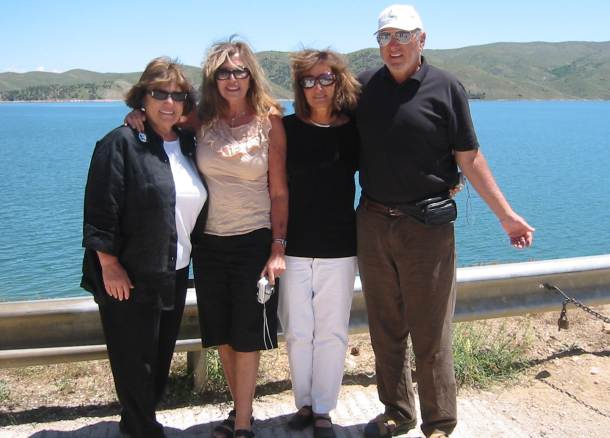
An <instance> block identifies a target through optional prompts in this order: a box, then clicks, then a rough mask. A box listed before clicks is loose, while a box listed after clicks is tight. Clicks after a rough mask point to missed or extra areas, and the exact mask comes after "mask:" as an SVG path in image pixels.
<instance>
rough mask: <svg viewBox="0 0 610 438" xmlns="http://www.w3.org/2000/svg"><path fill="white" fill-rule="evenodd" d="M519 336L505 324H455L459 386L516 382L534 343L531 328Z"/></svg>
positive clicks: (455, 355)
mask: <svg viewBox="0 0 610 438" xmlns="http://www.w3.org/2000/svg"><path fill="white" fill-rule="evenodd" d="M522 329H523V328H522ZM520 333H521V334H520V335H517V334H516V333H511V332H509V331H508V330H507V329H506V326H505V324H501V325H500V326H499V327H497V328H492V326H491V325H490V324H486V323H485V322H476V323H473V322H471V323H459V324H456V325H455V327H454V334H453V356H454V368H455V377H456V380H457V384H458V386H467V387H475V388H486V387H488V386H490V385H492V384H494V383H499V382H503V381H507V380H510V379H513V378H514V377H515V376H516V375H517V373H518V372H519V371H521V370H522V369H524V368H525V367H526V366H527V357H526V353H527V351H528V349H529V346H530V345H531V341H532V339H531V336H530V334H529V333H530V330H529V328H527V327H526V328H525V330H520ZM524 333H525V334H524Z"/></svg>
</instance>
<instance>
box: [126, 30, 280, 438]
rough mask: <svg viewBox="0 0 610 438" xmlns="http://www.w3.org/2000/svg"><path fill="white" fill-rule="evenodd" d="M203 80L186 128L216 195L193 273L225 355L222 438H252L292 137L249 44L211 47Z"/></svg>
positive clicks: (207, 325) (207, 326)
mask: <svg viewBox="0 0 610 438" xmlns="http://www.w3.org/2000/svg"><path fill="white" fill-rule="evenodd" d="M202 73H203V80H202V85H201V91H202V98H201V101H200V103H199V111H198V117H190V118H189V120H188V121H187V123H186V124H188V125H189V126H190V127H192V128H194V129H195V130H196V132H197V150H196V161H197V167H198V168H199V171H200V172H201V173H202V174H203V175H205V178H206V182H207V183H208V194H209V200H208V205H209V213H208V219H207V223H206V227H205V231H204V233H203V236H197V239H193V241H196V242H197V243H196V244H194V245H193V251H192V254H193V271H194V274H195V287H196V289H197V306H198V311H199V324H200V327H201V339H202V343H203V346H204V347H212V346H217V347H218V352H219V354H220V359H221V362H222V365H223V369H224V373H225V377H226V380H227V383H228V385H229V390H230V391H231V396H232V397H233V400H234V410H232V411H231V412H230V413H229V416H228V418H227V419H226V420H224V421H223V422H222V423H221V424H220V425H219V426H217V427H216V428H215V429H214V436H215V437H217V438H233V436H235V437H238V436H243V437H246V438H252V437H253V436H254V434H253V433H252V430H251V426H252V400H253V398H254V390H255V388H256V375H257V372H258V363H259V356H260V353H259V352H260V350H262V349H269V348H275V347H277V303H278V294H277V293H274V294H272V295H271V297H270V298H269V299H268V301H266V302H265V303H260V302H259V301H258V299H257V292H258V288H257V283H258V281H259V279H260V278H262V277H265V278H267V279H268V281H269V283H270V284H272V285H273V284H275V279H276V278H278V277H279V276H280V275H281V274H282V273H283V272H284V269H285V261H284V250H285V247H286V240H285V237H286V228H287V219H288V188H287V182H286V136H285V132H284V127H283V124H282V120H281V106H280V105H279V104H278V103H277V102H276V101H275V100H274V99H273V98H272V97H271V96H270V94H269V88H268V85H267V81H266V79H265V77H264V74H263V71H262V69H261V67H260V66H259V64H258V62H257V60H256V57H255V56H254V54H253V52H252V50H251V49H250V48H249V47H248V46H247V45H246V44H245V43H243V42H240V41H235V40H234V39H231V40H230V41H228V42H223V43H218V44H215V45H214V46H212V48H211V49H210V51H209V52H208V55H207V58H206V60H205V63H204V65H203V72H202ZM144 119H145V114H144V113H142V112H140V111H137V110H136V111H134V112H132V113H130V115H128V117H127V118H126V121H127V123H129V124H130V125H131V126H132V127H134V128H136V129H140V128H141V127H142V126H143V120H144Z"/></svg>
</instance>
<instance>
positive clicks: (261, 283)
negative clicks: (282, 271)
mask: <svg viewBox="0 0 610 438" xmlns="http://www.w3.org/2000/svg"><path fill="white" fill-rule="evenodd" d="M257 285H258V292H257V295H256V300H257V301H258V302H259V303H261V304H265V303H266V302H267V301H269V298H271V295H273V292H274V291H275V289H274V287H273V285H272V284H270V283H269V280H267V277H261V279H260V280H258V283H257Z"/></svg>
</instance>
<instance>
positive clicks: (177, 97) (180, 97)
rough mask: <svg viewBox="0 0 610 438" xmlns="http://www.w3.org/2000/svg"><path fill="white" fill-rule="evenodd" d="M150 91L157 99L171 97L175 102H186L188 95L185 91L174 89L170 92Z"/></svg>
mask: <svg viewBox="0 0 610 438" xmlns="http://www.w3.org/2000/svg"><path fill="white" fill-rule="evenodd" d="M149 93H150V95H151V96H152V98H153V99H155V100H167V99H169V98H170V97H171V98H172V100H173V101H174V102H184V101H185V100H186V98H187V97H188V93H185V92H184V91H173V92H171V93H170V92H169V91H163V90H150V91H149Z"/></svg>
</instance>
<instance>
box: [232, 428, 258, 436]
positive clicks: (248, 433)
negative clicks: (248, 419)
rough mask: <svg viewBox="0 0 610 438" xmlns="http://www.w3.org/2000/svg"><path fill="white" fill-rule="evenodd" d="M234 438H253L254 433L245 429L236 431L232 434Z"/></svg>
mask: <svg viewBox="0 0 610 438" xmlns="http://www.w3.org/2000/svg"><path fill="white" fill-rule="evenodd" d="M234 436H235V438H237V437H238V436H243V437H244V438H254V432H252V431H251V430H246V429H237V430H236V431H235V434H234Z"/></svg>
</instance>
